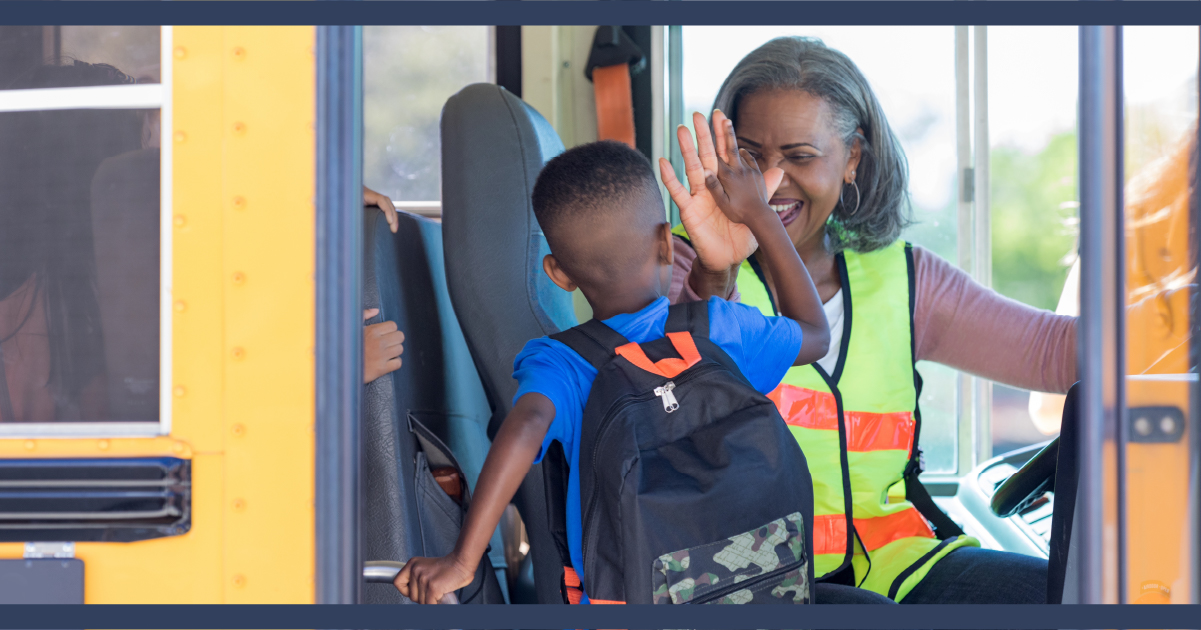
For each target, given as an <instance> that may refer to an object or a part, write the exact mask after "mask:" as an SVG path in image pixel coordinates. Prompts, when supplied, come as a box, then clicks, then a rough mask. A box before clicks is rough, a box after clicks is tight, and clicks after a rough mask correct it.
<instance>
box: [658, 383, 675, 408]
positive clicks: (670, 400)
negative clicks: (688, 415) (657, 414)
mask: <svg viewBox="0 0 1201 630" xmlns="http://www.w3.org/2000/svg"><path fill="white" fill-rule="evenodd" d="M675 388H676V384H675V383H673V382H671V381H667V384H666V385H664V386H663V387H656V388H655V395H656V396H658V397H660V398H662V399H663V409H664V411H666V412H667V413H671V412H673V411H675V410H676V409H679V408H680V403H679V402H677V401H676V395H675V394H673V393H671V390H673V389H675Z"/></svg>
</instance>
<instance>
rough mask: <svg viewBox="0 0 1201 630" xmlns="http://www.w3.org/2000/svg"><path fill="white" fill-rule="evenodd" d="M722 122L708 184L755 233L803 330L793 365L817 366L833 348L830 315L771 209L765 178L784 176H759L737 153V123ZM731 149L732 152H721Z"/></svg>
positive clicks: (780, 295) (783, 308)
mask: <svg viewBox="0 0 1201 630" xmlns="http://www.w3.org/2000/svg"><path fill="white" fill-rule="evenodd" d="M721 122H722V127H724V129H718V130H716V133H717V134H719V135H720V134H724V136H725V137H724V140H725V142H724V143H723V144H724V145H725V146H724V147H721V146H719V153H721V154H724V155H723V157H724V158H725V159H723V160H719V161H718V164H717V170H716V172H711V173H706V174H705V185H706V186H707V187H708V188H709V192H710V193H711V194H712V195H713V198H714V200H715V201H716V202H717V205H718V207H720V208H721V211H722V212H723V213H725V215H726V216H728V217H729V218H730V220H731V221H735V222H737V223H741V224H743V225H746V226H747V227H749V228H750V229H751V233H752V234H754V235H755V240H756V241H758V242H759V249H760V250H761V251H762V252H763V255H764V256H765V257H766V258H767V266H768V268H770V269H771V270H772V276H773V277H775V278H776V300H777V302H778V304H779V308H780V314H781V315H784V316H785V317H788V318H790V319H793V320H795V321H796V323H797V324H800V326H801V332H802V334H803V340H802V342H801V351H800V352H799V353H798V354H797V358H796V362H795V363H793V365H807V364H809V363H813V362H814V361H817V360H818V359H820V358H822V357H824V356H826V352H827V351H828V350H829V348H830V325H829V324H828V323H827V322H826V311H825V310H824V309H823V308H822V301H821V298H820V297H819V296H818V294H817V287H815V286H814V285H813V279H812V278H810V277H809V270H807V269H805V264H804V263H802V262H801V257H800V256H799V255H798V254H797V251H796V247H795V246H794V245H793V244H792V240H791V239H789V238H788V232H786V231H785V230H784V224H783V223H780V219H779V217H777V216H776V213H775V212H773V211H772V209H771V207H770V206H768V205H767V201H768V198H769V197H768V194H767V184H765V179H771V180H772V181H773V182H774V183H775V184H777V185H778V183H779V181H780V177H781V175H782V174H783V172H782V171H780V169H774V168H773V169H768V172H767V173H766V174H763V173H760V172H759V165H758V164H756V163H755V160H754V158H752V157H751V155H750V154H749V153H747V152H746V150H745V149H738V148H737V147H738V141H737V140H736V139H735V136H734V123H732V122H730V121H729V120H728V119H726V120H722V121H721ZM727 147H728V148H729V149H730V151H728V152H727V151H722V150H721V149H724V148H727ZM735 151H736V152H735ZM772 187H773V188H774V186H772Z"/></svg>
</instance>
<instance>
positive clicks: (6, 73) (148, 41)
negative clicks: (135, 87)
mask: <svg viewBox="0 0 1201 630" xmlns="http://www.w3.org/2000/svg"><path fill="white" fill-rule="evenodd" d="M160 32H161V28H160V27H158V26H0V89H12V88H13V87H14V86H12V85H10V83H12V81H14V80H16V79H17V78H18V77H19V75H20V74H21V73H22V72H24V71H28V70H29V68H32V67H34V66H36V65H39V64H42V63H46V62H52V61H55V60H64V61H73V60H76V59H78V60H79V61H85V62H88V63H105V64H108V65H111V66H114V67H116V68H119V69H120V70H121V71H122V72H124V73H125V74H128V75H130V76H133V77H134V78H137V79H141V80H142V82H154V83H157V82H158V76H159V73H158V65H159V57H160V48H159V40H160V37H161V34H160Z"/></svg>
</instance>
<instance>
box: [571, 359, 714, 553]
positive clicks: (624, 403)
mask: <svg viewBox="0 0 1201 630" xmlns="http://www.w3.org/2000/svg"><path fill="white" fill-rule="evenodd" d="M724 369H725V368H724V367H723V366H722V365H721V364H718V363H709V364H705V365H702V366H700V367H699V368H697V369H696V370H695V371H692V372H688V373H686V374H684V376H682V377H681V378H679V379H678V380H679V381H680V384H681V385H683V384H684V383H687V382H688V381H690V380H692V379H694V378H696V377H698V376H700V375H702V374H708V373H709V372H713V371H716V370H724ZM668 383H669V384H672V387H671V389H675V387H676V386H675V384H674V383H673V382H672V381H668ZM664 387H666V386H663V387H656V388H655V390H654V391H651V392H647V393H644V394H639V395H637V396H631V397H629V398H626V399H624V400H619V401H618V402H616V403H614V404H613V406H612V407H610V408H609V411H608V412H606V413H605V417H604V419H603V420H601V425H600V428H599V429H598V430H597V432H596V443H595V444H593V446H592V460H591V463H592V485H593V487H594V488H595V487H596V486H597V485H599V484H600V473H599V472H597V468H596V458H597V456H598V455H599V454H600V445H601V444H602V443H604V440H603V438H604V437H605V431H608V430H609V426H610V425H611V424H612V420H613V418H615V417H617V415H618V413H620V412H622V411H624V410H625V409H626V408H627V407H630V406H632V405H636V404H638V403H640V402H645V401H648V400H650V399H651V398H652V397H659V396H663V394H660V393H659V390H662V389H664ZM666 393H667V394H668V395H670V396H671V401H672V402H675V403H676V408H679V406H680V405H679V403H678V402H676V397H675V394H671V391H670V390H666ZM667 402H668V401H667V399H666V398H664V401H663V406H664V408H666V407H667ZM671 411H675V409H671V410H670V411H668V413H671ZM598 500H599V493H597V492H596V491H595V490H594V491H593V493H592V498H591V499H590V500H589V501H588V509H587V510H585V511H584V521H583V525H584V532H583V535H582V537H581V541H580V542H581V547H580V560H581V561H582V562H584V566H587V563H588V560H587V558H586V557H585V554H586V553H587V551H588V532H589V531H590V530H591V529H592V528H591V527H589V526H590V525H591V524H592V513H593V512H594V511H595V510H596V503H597V501H598ZM580 568H581V574H582V573H583V571H582V569H583V568H584V567H580Z"/></svg>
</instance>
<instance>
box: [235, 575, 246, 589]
mask: <svg viewBox="0 0 1201 630" xmlns="http://www.w3.org/2000/svg"><path fill="white" fill-rule="evenodd" d="M234 586H236V587H238V588H242V587H243V586H246V576H245V575H241V574H238V575H235V576H234Z"/></svg>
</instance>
